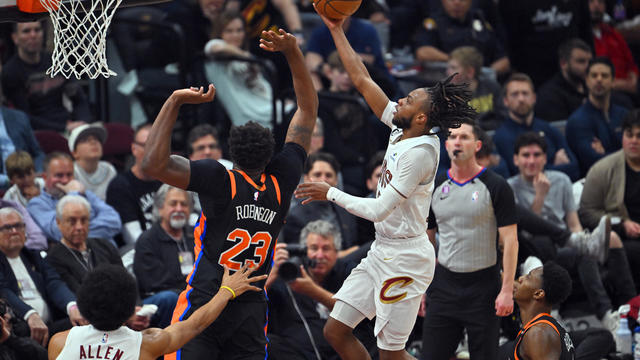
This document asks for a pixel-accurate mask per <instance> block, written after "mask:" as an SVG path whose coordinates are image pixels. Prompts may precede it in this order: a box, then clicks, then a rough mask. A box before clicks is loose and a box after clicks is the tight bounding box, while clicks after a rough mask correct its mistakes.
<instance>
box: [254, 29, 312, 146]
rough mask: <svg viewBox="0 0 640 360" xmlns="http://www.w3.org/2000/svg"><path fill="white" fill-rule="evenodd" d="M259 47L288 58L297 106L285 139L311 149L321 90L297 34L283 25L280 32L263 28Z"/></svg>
mask: <svg viewBox="0 0 640 360" xmlns="http://www.w3.org/2000/svg"><path fill="white" fill-rule="evenodd" d="M260 47H261V48H262V49H264V50H267V51H273V52H275V51H280V52H282V54H283V55H284V57H285V58H286V59H287V63H288V64H289V68H290V69H291V76H292V78H293V89H294V90H295V93H296V101H297V102H298V110H296V112H295V114H293V118H292V119H291V123H290V124H289V129H288V130H287V137H286V138H285V142H294V143H296V144H298V145H300V146H302V147H303V148H304V150H305V151H306V152H309V146H310V145H311V133H312V132H313V128H314V127H315V126H316V118H317V117H318V93H316V90H315V88H314V87H313V81H312V80H311V74H309V70H308V69H307V66H306V65H305V63H304V56H302V51H300V48H299V47H298V44H297V42H296V38H295V36H293V35H291V34H289V33H287V32H286V31H284V30H282V29H280V31H279V33H276V32H275V31H263V32H262V38H261V39H260Z"/></svg>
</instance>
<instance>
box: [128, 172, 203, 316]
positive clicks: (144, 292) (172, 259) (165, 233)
mask: <svg viewBox="0 0 640 360" xmlns="http://www.w3.org/2000/svg"><path fill="white" fill-rule="evenodd" d="M191 207H192V200H191V196H189V193H188V192H186V191H184V190H182V189H179V188H176V187H173V186H170V185H167V184H163V185H162V186H160V188H159V189H158V191H157V192H156V194H155V196H154V203H153V213H154V217H155V218H156V222H155V223H154V224H153V226H151V228H150V229H149V230H147V231H145V232H143V233H142V235H140V238H139V239H138V241H137V242H136V247H135V256H134V260H133V271H134V273H135V275H136V278H137V280H138V286H139V288H140V294H141V296H142V298H143V301H142V302H143V303H145V304H156V305H158V313H157V315H156V316H154V317H153V318H152V319H151V325H152V326H157V327H162V328H164V327H166V326H168V325H169V323H170V322H171V315H172V313H173V308H174V307H175V305H176V302H177V301H178V294H179V293H180V292H181V291H182V290H184V288H185V281H184V279H185V276H187V275H188V274H189V272H191V269H192V267H193V246H194V243H193V237H191V235H190V234H191V231H189V230H188V226H187V220H188V218H189V213H190V212H191Z"/></svg>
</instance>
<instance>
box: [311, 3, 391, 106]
mask: <svg viewBox="0 0 640 360" xmlns="http://www.w3.org/2000/svg"><path fill="white" fill-rule="evenodd" d="M314 8H315V5H314ZM316 12H318V10H317V9H316ZM318 15H320V17H321V18H322V21H324V23H325V24H326V25H327V27H328V28H329V31H330V32H331V36H332V37H333V41H334V43H335V44H336V49H337V50H338V55H340V60H342V64H343V65H344V68H345V70H347V73H348V74H349V77H350V78H351V82H353V85H354V86H355V87H356V89H358V92H360V94H362V96H364V99H365V100H366V101H367V104H369V107H370V108H371V110H372V111H373V113H374V114H375V115H376V116H377V117H378V118H380V117H382V113H383V112H384V108H385V107H386V106H387V103H388V102H389V98H388V97H387V95H386V94H385V93H384V91H382V89H381V88H380V86H378V84H376V83H375V82H374V81H373V79H371V75H369V72H368V71H367V68H366V67H365V66H364V63H363V62H362V59H361V58H360V55H358V53H356V52H355V50H353V48H352V47H351V44H349V40H347V36H346V35H345V34H344V30H343V29H342V23H344V20H345V19H341V20H330V19H327V18H326V17H324V16H323V15H322V14H320V12H318Z"/></svg>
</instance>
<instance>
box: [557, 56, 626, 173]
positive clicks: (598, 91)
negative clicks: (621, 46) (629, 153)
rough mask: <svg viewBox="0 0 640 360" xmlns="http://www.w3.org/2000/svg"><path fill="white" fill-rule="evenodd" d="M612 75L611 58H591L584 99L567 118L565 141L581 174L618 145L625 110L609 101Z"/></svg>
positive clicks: (617, 148)
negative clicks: (586, 97) (577, 162)
mask: <svg viewBox="0 0 640 360" xmlns="http://www.w3.org/2000/svg"><path fill="white" fill-rule="evenodd" d="M614 76H615V70H614V68H613V64H612V63H611V60H609V59H607V58H605V57H597V58H595V59H593V60H591V61H590V62H589V66H588V67H587V89H589V96H588V99H587V102H586V103H585V104H584V105H582V106H580V107H579V108H578V109H577V110H576V111H575V112H574V113H573V114H571V116H570V117H569V120H567V128H566V136H567V142H568V143H569V146H570V147H571V150H573V152H574V153H575V154H576V156H577V157H578V161H579V162H580V168H581V169H582V171H583V173H586V172H587V171H588V170H589V168H590V167H591V165H593V163H595V162H596V161H598V160H599V159H600V158H602V157H604V156H605V155H607V154H610V153H612V152H614V151H616V150H619V149H620V147H621V144H620V140H621V139H622V129H621V124H622V119H623V118H624V116H625V115H626V114H627V112H628V111H627V109H625V108H623V107H621V106H618V105H615V104H612V103H611V90H612V88H613V78H614Z"/></svg>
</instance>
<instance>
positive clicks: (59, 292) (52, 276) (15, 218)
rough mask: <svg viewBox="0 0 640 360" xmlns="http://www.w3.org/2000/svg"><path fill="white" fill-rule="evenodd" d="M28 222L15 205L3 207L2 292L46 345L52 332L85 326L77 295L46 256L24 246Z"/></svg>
mask: <svg viewBox="0 0 640 360" xmlns="http://www.w3.org/2000/svg"><path fill="white" fill-rule="evenodd" d="M24 229H25V224H24V220H23V218H22V215H20V213H19V212H18V211H17V210H15V209H12V208H4V209H0V294H1V295H2V297H3V298H5V299H6V300H7V302H8V303H9V305H11V307H12V308H13V309H14V311H15V313H16V316H18V317H20V318H23V319H24V320H25V321H27V324H28V325H29V329H30V331H31V338H33V339H34V340H36V341H37V342H38V343H40V344H41V345H42V346H46V344H47V341H48V339H49V334H50V333H51V334H54V333H56V332H58V331H63V330H65V329H69V328H70V327H71V326H73V325H85V324H87V321H86V320H85V319H84V318H83V317H82V315H81V314H80V312H79V311H78V307H77V306H76V302H75V296H74V295H73V293H72V292H71V291H70V290H69V288H68V287H67V285H66V284H65V283H64V282H63V281H62V280H61V279H60V276H59V275H58V273H57V272H56V271H55V270H54V269H53V268H52V267H51V265H49V263H48V262H47V260H46V259H43V258H42V257H41V256H40V254H39V253H38V252H36V251H33V250H27V249H25V247H24V244H25V241H26V237H25V231H24Z"/></svg>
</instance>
